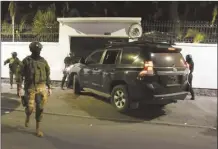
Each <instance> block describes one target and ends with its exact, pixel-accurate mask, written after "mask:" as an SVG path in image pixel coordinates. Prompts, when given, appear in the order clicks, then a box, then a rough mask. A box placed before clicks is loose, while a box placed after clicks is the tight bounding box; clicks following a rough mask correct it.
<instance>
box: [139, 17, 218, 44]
mask: <svg viewBox="0 0 218 149" xmlns="http://www.w3.org/2000/svg"><path fill="white" fill-rule="evenodd" d="M142 27H143V31H144V32H145V33H148V32H159V34H158V36H155V38H156V39H157V40H158V41H161V40H165V39H166V34H168V35H171V38H172V39H173V40H174V42H180V43H181V42H183V43H193V42H194V41H196V40H197V41H198V42H200V43H217V21H216V22H215V23H214V24H213V25H212V24H211V22H202V21H184V22H179V21H178V22H174V21H143V23H142ZM142 38H143V37H142Z"/></svg>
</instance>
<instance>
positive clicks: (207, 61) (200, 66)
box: [176, 43, 217, 89]
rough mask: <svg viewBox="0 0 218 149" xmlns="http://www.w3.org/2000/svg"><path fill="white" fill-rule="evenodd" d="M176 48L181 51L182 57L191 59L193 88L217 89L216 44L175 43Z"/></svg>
mask: <svg viewBox="0 0 218 149" xmlns="http://www.w3.org/2000/svg"><path fill="white" fill-rule="evenodd" d="M176 47H180V48H182V49H183V50H182V54H183V56H184V57H185V56H186V55H187V54H191V55H192V57H193V60H194V63H195V68H194V73H193V76H194V78H193V87H194V88H209V89H217V44H192V43H189V44H188V43H177V44H176Z"/></svg>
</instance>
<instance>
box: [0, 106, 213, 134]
mask: <svg viewBox="0 0 218 149" xmlns="http://www.w3.org/2000/svg"><path fill="white" fill-rule="evenodd" d="M1 109H2V110H11V111H17V112H24V110H21V109H12V108H7V107H2V108H1ZM34 113H35V112H34ZM44 114H47V115H56V116H69V117H75V118H86V119H101V120H113V121H116V122H127V123H131V122H135V123H144V124H153V125H154V124H155V125H165V126H177V127H189V128H204V129H211V130H216V129H217V128H216V127H213V126H200V125H189V124H181V123H171V122H158V121H140V120H127V119H116V118H106V117H93V116H84V115H74V114H62V113H52V112H44Z"/></svg>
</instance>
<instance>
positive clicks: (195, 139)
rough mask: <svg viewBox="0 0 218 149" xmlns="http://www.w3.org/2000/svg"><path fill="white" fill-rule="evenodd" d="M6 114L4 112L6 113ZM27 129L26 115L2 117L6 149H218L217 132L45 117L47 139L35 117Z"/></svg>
mask: <svg viewBox="0 0 218 149" xmlns="http://www.w3.org/2000/svg"><path fill="white" fill-rule="evenodd" d="M2 112H4V111H2ZM31 120H32V121H31V126H30V128H27V129H26V128H24V126H23V123H24V113H22V112H16V111H14V112H11V113H9V114H5V115H3V116H2V124H1V125H2V130H1V134H2V136H1V138H2V139H1V143H2V144H1V146H2V149H30V148H31V149H39V148H41V149H74V148H75V149H133V148H134V149H159V148H160V149H175V148H177V149H216V148H217V134H216V130H210V129H199V128H185V127H173V126H160V125H150V124H141V123H115V122H112V121H99V120H96V119H84V118H83V119H81V118H73V117H64V116H56V115H45V116H44V121H43V123H42V128H43V131H44V133H45V136H44V138H37V137H36V136H35V135H34V128H35V124H34V116H33V117H32V119H31Z"/></svg>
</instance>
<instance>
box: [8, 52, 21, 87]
mask: <svg viewBox="0 0 218 149" xmlns="http://www.w3.org/2000/svg"><path fill="white" fill-rule="evenodd" d="M8 63H9V77H10V84H11V88H12V87H13V82H14V76H15V79H16V78H17V73H16V72H17V69H18V67H19V65H20V64H21V61H20V60H19V58H17V53H16V52H13V53H12V57H11V58H8V59H7V60H6V61H4V65H6V64H8Z"/></svg>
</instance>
